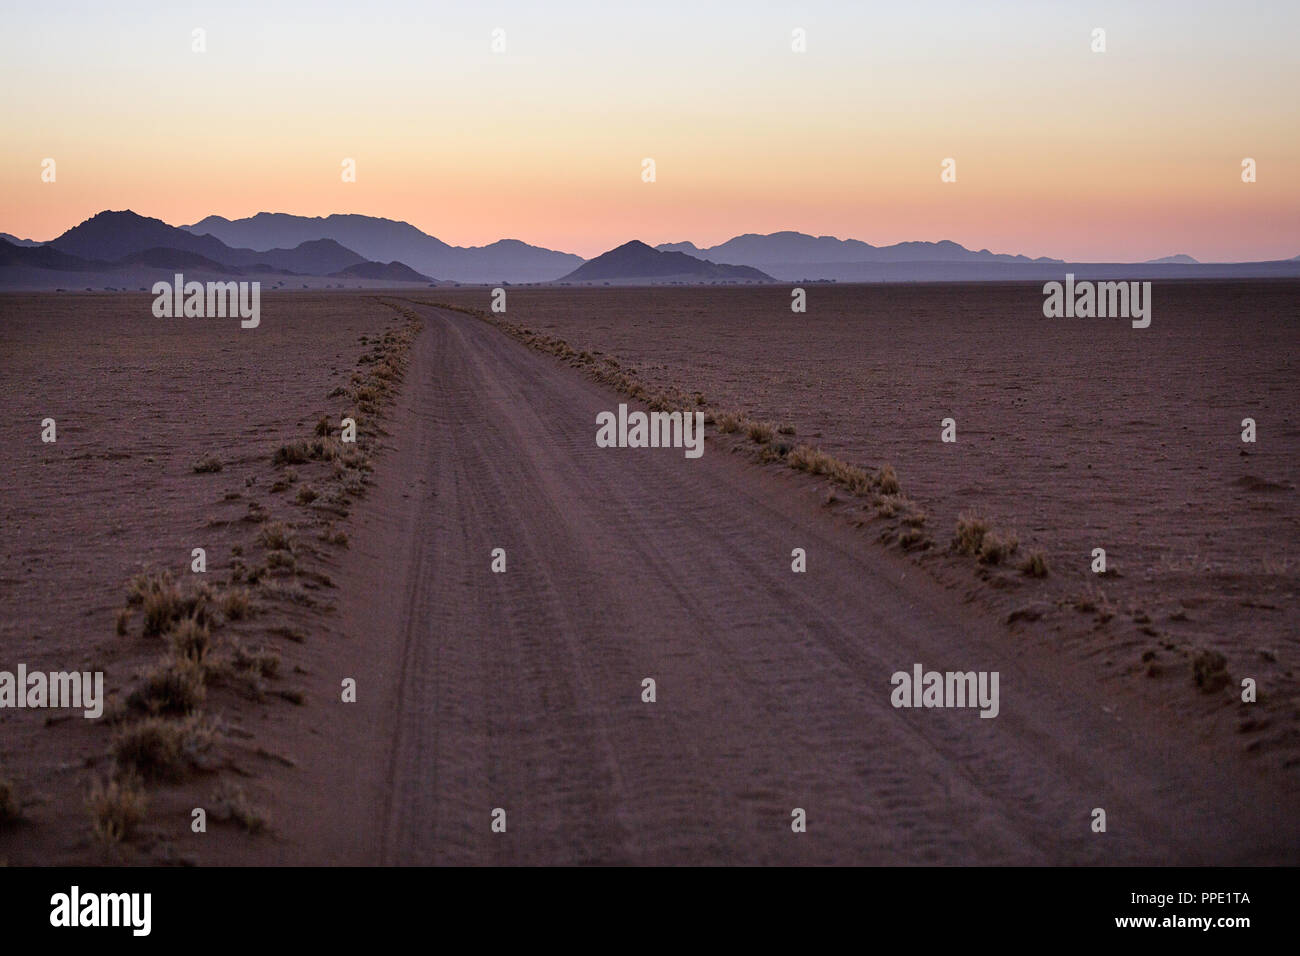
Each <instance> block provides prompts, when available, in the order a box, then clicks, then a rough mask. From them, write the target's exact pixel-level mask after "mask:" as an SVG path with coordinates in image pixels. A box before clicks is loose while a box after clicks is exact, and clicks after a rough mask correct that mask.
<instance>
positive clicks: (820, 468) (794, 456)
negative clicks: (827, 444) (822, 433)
mask: <svg viewBox="0 0 1300 956" xmlns="http://www.w3.org/2000/svg"><path fill="white" fill-rule="evenodd" d="M787 461H788V462H789V464H790V467H791V468H794V469H797V470H798V471H806V472H808V473H809V474H810V475H826V474H829V473H830V471H831V469H832V468H833V467H834V465H835V459H833V458H832V457H831V456H830V455H828V454H826V453H825V452H823V451H819V450H818V449H816V448H812V447H810V446H809V445H799V446H798V447H797V448H795V450H794V451H792V452H790V455H789V457H788V459H787Z"/></svg>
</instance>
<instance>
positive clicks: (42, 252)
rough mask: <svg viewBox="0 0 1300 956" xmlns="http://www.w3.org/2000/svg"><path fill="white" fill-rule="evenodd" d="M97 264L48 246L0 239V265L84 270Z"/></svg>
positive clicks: (73, 270)
mask: <svg viewBox="0 0 1300 956" xmlns="http://www.w3.org/2000/svg"><path fill="white" fill-rule="evenodd" d="M98 265H99V263H96V262H91V261H89V260H87V259H83V258H81V257H80V256H73V255H69V254H68V253H66V252H60V251H59V250H57V249H51V248H50V247H49V246H19V245H15V244H14V243H12V242H9V241H8V240H7V239H0V267H3V266H27V267H30V268H33V269H59V270H62V271H64V272H84V271H86V270H88V269H94V268H96V267H97V266H98Z"/></svg>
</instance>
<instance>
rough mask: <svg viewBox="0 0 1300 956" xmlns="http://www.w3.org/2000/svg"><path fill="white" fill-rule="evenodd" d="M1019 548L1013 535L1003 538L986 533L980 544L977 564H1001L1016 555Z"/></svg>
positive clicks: (990, 532) (992, 533)
mask: <svg viewBox="0 0 1300 956" xmlns="http://www.w3.org/2000/svg"><path fill="white" fill-rule="evenodd" d="M1019 547H1020V542H1019V541H1018V540H1017V539H1016V536H1015V535H1008V536H1006V537H1003V536H1002V535H1000V534H996V533H995V532H992V531H986V532H985V533H984V539H983V540H982V541H981V542H980V552H979V562H980V564H1003V563H1005V562H1006V561H1008V560H1009V559H1010V558H1011V556H1012V555H1013V554H1015V553H1016V549H1017V548H1019Z"/></svg>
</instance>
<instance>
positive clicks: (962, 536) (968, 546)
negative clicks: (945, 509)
mask: <svg viewBox="0 0 1300 956" xmlns="http://www.w3.org/2000/svg"><path fill="white" fill-rule="evenodd" d="M988 532H989V525H988V522H987V521H985V520H984V519H983V518H979V517H976V516H975V515H970V514H963V515H959V516H958V517H957V534H956V535H955V536H954V537H953V539H952V546H953V549H954V550H955V551H956V552H957V553H958V554H975V555H978V554H979V553H980V548H981V547H982V546H983V544H984V536H985V535H986V534H988Z"/></svg>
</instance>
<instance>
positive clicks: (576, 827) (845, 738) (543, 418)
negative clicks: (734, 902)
mask: <svg viewBox="0 0 1300 956" xmlns="http://www.w3.org/2000/svg"><path fill="white" fill-rule="evenodd" d="M419 311H420V313H421V314H422V315H423V317H424V320H425V328H424V331H423V332H422V334H421V335H420V337H419V339H418V341H417V344H416V346H415V354H414V359H413V364H412V367H411V373H410V374H409V376H408V378H407V381H406V384H405V386H404V392H403V397H402V408H401V409H399V414H398V417H397V419H396V420H395V423H394V428H395V429H396V431H395V435H396V436H397V441H396V448H395V449H394V451H393V452H392V455H391V458H390V459H389V461H387V462H386V463H385V464H384V466H383V471H382V474H381V476H380V485H381V490H380V492H379V493H378V494H377V496H376V498H375V499H374V500H373V501H372V502H370V503H369V504H368V507H369V508H370V509H371V514H372V517H374V518H376V521H375V522H372V525H373V527H372V528H371V535H372V537H371V540H370V541H369V542H368V543H367V542H366V541H364V540H362V541H360V542H359V543H358V544H357V545H356V546H355V547H354V552H355V553H356V554H357V556H358V557H357V560H359V561H361V560H370V558H371V557H372V558H374V559H376V560H377V561H378V564H377V565H375V564H374V563H373V562H372V565H371V567H370V573H371V574H372V576H373V582H374V583H375V589H374V591H373V593H372V594H371V597H370V599H369V600H368V601H363V602H361V603H360V604H354V605H353V607H352V610H351V611H350V612H347V613H351V614H352V615H353V620H354V623H355V624H356V625H357V626H360V627H364V628H365V629H366V632H367V635H368V636H366V637H361V636H359V637H358V644H359V646H368V647H370V648H372V649H373V655H374V656H375V658H376V659H375V660H374V661H373V662H372V671H373V673H372V674H371V676H369V677H368V681H369V683H368V684H366V685H365V686H367V687H374V686H377V684H383V683H384V682H387V683H388V684H390V685H391V686H392V688H393V690H392V695H391V697H389V696H385V694H384V693H381V694H380V697H381V701H380V703H379V704H378V705H375V706H374V707H373V709H372V710H371V711H370V714H371V716H372V717H373V720H374V723H373V725H372V726H371V727H369V728H368V729H367V731H366V732H367V733H369V734H370V739H374V737H375V736H376V735H379V736H381V737H382V738H384V739H380V740H378V741H376V742H375V743H374V745H373V748H374V749H371V750H369V751H368V753H367V754H359V755H358V759H357V762H356V764H355V771H354V773H355V775H356V777H357V780H356V781H354V786H355V788H356V793H357V794H359V796H357V797H356V799H355V800H353V801H352V803H351V804H348V802H347V801H343V802H342V803H340V802H338V801H334V802H327V801H322V802H321V804H320V809H321V813H322V814H323V817H318V818H316V819H314V820H313V821H311V824H310V825H311V827H312V828H313V829H314V830H315V832H317V833H320V832H328V830H327V824H328V822H329V820H328V817H329V814H330V813H337V814H340V815H344V814H345V813H353V811H355V810H356V808H358V807H364V806H365V805H367V803H368V802H369V801H371V800H373V801H374V804H375V805H376V806H377V807H379V808H381V809H380V811H379V812H377V813H376V814H374V816H375V817H376V820H375V821H374V823H373V825H371V824H369V823H366V822H364V821H361V820H360V819H359V817H358V815H356V814H355V813H353V815H352V816H350V817H349V819H350V821H351V822H350V823H349V826H350V827H351V828H352V832H353V836H350V837H349V838H348V839H349V840H355V843H354V844H349V845H350V846H352V847H353V848H354V850H355V853H352V852H350V853H349V855H351V856H353V857H362V858H371V859H372V861H373V862H386V863H399V864H425V863H523V864H535V863H538V864H539V863H688V862H689V863H778V862H779V863H866V864H907V863H951V864H980V863H1028V864H1040V863H1093V864H1106V863H1197V864H1202V863H1241V862H1264V861H1270V862H1292V863H1294V862H1295V861H1296V859H1297V852H1296V850H1297V847H1298V846H1300V838H1298V837H1297V823H1296V819H1295V814H1293V813H1290V812H1288V810H1287V808H1288V807H1289V806H1292V805H1293V804H1292V803H1291V802H1290V801H1291V798H1289V797H1287V796H1286V795H1285V794H1284V791H1283V790H1282V789H1280V787H1281V784H1279V783H1276V782H1273V781H1268V780H1262V779H1259V778H1258V776H1257V774H1256V772H1255V770H1254V768H1252V765H1251V764H1250V763H1249V761H1248V760H1247V759H1246V758H1244V757H1242V756H1240V755H1239V753H1238V752H1237V751H1234V750H1231V749H1229V748H1220V747H1218V746H1217V745H1216V744H1215V743H1214V742H1211V741H1205V740H1198V739H1192V738H1191V737H1189V736H1188V735H1186V734H1184V733H1182V732H1181V728H1180V727H1179V726H1177V725H1176V722H1175V721H1173V720H1172V718H1170V717H1169V716H1168V715H1165V714H1162V713H1158V712H1157V713H1152V712H1151V709H1150V708H1144V707H1143V705H1142V701H1141V699H1140V698H1139V697H1138V696H1134V695H1126V694H1125V692H1124V690H1123V688H1122V687H1118V686H1117V685H1116V683H1115V682H1110V683H1108V684H1105V685H1103V684H1102V683H1100V682H1099V681H1098V680H1096V679H1094V678H1093V677H1091V676H1090V675H1089V674H1087V673H1083V672H1081V671H1080V669H1079V667H1078V666H1077V664H1071V663H1070V662H1069V661H1067V660H1066V659H1065V656H1064V655H1062V654H1060V653H1059V652H1057V651H1055V650H1054V649H1053V648H1051V647H1048V646H1045V645H1044V644H1043V643H1042V642H1041V641H1038V642H1030V641H1028V640H1027V639H1024V638H1023V637H1021V636H1017V635H1014V634H1011V633H1008V631H1007V629H1006V628H1005V627H1004V626H1002V625H1000V624H997V623H994V622H990V621H988V620H985V619H981V618H978V617H976V616H974V612H973V611H971V609H970V608H968V607H966V606H965V605H963V604H962V602H961V600H960V598H959V596H958V595H956V594H953V593H951V592H949V591H946V590H944V589H943V588H941V587H939V586H938V585H936V584H935V583H934V582H933V581H931V580H929V579H928V578H926V577H925V575H924V574H923V573H922V572H920V571H919V570H918V569H916V568H915V566H913V565H911V564H909V563H907V562H905V561H903V560H901V559H899V558H897V557H896V556H894V555H893V554H891V553H889V552H886V551H884V550H883V549H881V548H879V547H878V546H876V545H875V544H874V543H872V541H871V538H870V536H869V535H868V534H866V533H864V532H862V531H860V530H855V529H853V528H851V527H849V526H848V525H847V524H846V523H844V522H842V521H840V520H836V519H833V518H831V517H830V516H828V515H827V514H825V513H823V512H822V510H821V509H820V508H819V503H818V495H817V494H816V493H815V492H812V491H810V490H809V489H808V487H807V484H806V482H805V481H804V480H803V479H802V477H801V476H798V475H794V474H793V473H790V474H784V473H782V474H777V473H775V472H771V473H769V472H768V471H766V470H762V469H757V468H755V467H753V466H752V465H749V464H747V463H745V462H743V461H741V460H740V459H739V458H738V457H735V456H730V455H728V454H726V453H725V452H722V451H720V450H719V449H718V448H717V447H716V446H712V447H709V448H707V449H706V451H705V453H704V455H703V457H702V458H700V459H698V460H690V459H687V458H686V457H685V456H684V455H683V453H682V451H681V450H679V449H619V448H598V447H597V446H596V444H595V440H594V436H595V431H596V424H595V422H596V415H597V413H598V412H600V411H604V410H613V409H616V408H617V404H618V401H619V398H618V397H617V396H615V394H614V393H613V392H610V391H607V390H605V389H603V388H601V387H599V386H597V385H595V384H594V383H592V382H590V381H588V380H586V379H585V378H583V377H582V376H581V375H580V374H579V373H578V372H576V371H574V370H572V369H569V368H567V367H565V366H563V365H561V364H559V363H558V362H557V361H556V360H554V359H553V358H551V357H549V356H544V355H541V354H538V353H536V352H533V351H530V350H528V349H527V348H526V347H524V346H523V345H521V344H520V343H518V342H516V341H515V340H513V339H511V338H509V337H507V336H506V335H504V334H502V333H501V332H499V331H498V330H496V329H493V328H491V327H490V326H488V325H487V324H485V323H483V322H481V321H479V320H477V319H474V318H472V317H469V316H467V315H463V314H459V313H455V312H448V311H442V310H437V309H434V308H431V307H420V308H419ZM376 516H378V517H376ZM378 518H382V520H378ZM363 537H364V532H363ZM494 548H503V549H505V552H506V561H507V565H506V566H507V570H506V572H505V573H503V574H498V573H493V572H492V570H491V562H492V556H491V553H492V551H493V549H494ZM794 548H803V549H805V550H806V553H807V572H806V573H803V574H796V573H792V571H791V551H792V549H794ZM367 556H370V557H367ZM385 655H390V656H391V657H392V658H393V659H392V660H388V659H386V658H385ZM398 658H400V660H399V659H398ZM915 663H920V664H922V665H923V666H924V667H925V669H926V670H931V669H934V670H939V671H948V670H959V671H968V670H974V671H997V672H999V674H1000V713H999V715H998V716H997V717H996V718H993V719H981V718H980V717H979V714H978V712H977V710H975V709H970V708H966V709H895V708H894V707H893V706H892V705H891V702H890V694H891V690H892V687H891V684H890V677H891V675H892V674H893V673H894V672H896V671H911V669H912V666H913V665H914V664H915ZM645 678H653V680H654V681H655V685H656V695H657V700H656V701H655V702H654V703H645V702H643V701H642V687H643V684H642V682H643V680H644V679H645ZM388 738H391V740H389V739H388ZM389 743H390V744H391V747H389V746H386V744H389ZM372 773H373V774H374V775H375V776H374V779H368V776H369V775H370V774H372ZM496 808H501V809H503V810H504V811H505V819H506V832H505V833H494V832H492V829H491V823H492V819H493V811H494V810H495V809H496ZM795 808H802V809H803V810H804V811H805V812H806V817H807V832H805V833H795V832H792V827H791V823H792V819H793V818H792V811H794V810H795ZM1094 808H1102V809H1104V810H1105V813H1106V823H1107V830H1106V832H1105V833H1094V832H1092V829H1091V824H1092V821H1093V810H1094ZM372 829H373V830H374V832H373V834H372V835H373V837H374V840H373V841H372V840H370V839H368V838H367V833H366V831H367V830H372Z"/></svg>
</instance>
